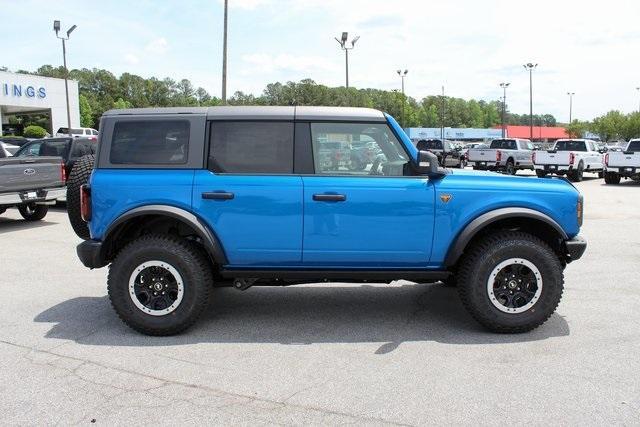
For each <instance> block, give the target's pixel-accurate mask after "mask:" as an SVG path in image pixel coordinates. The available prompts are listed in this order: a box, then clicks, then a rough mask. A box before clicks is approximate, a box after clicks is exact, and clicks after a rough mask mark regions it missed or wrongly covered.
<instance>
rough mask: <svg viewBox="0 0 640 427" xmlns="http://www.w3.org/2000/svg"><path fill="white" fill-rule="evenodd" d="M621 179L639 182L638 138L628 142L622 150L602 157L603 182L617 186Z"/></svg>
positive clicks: (639, 139) (639, 151)
mask: <svg viewBox="0 0 640 427" xmlns="http://www.w3.org/2000/svg"><path fill="white" fill-rule="evenodd" d="M621 178H631V179H633V180H634V181H640V138H637V139H632V140H631V141H629V143H628V144H627V145H626V147H625V148H624V150H622V151H610V152H608V153H607V154H605V156H604V182H605V183H607V184H619V183H620V179H621Z"/></svg>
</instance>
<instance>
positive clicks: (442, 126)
mask: <svg viewBox="0 0 640 427" xmlns="http://www.w3.org/2000/svg"><path fill="white" fill-rule="evenodd" d="M444 101H445V99H444V86H442V113H441V118H440V141H442V144H444V108H445V103H444ZM443 147H444V145H443Z"/></svg>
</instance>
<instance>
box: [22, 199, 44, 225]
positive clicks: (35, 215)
mask: <svg viewBox="0 0 640 427" xmlns="http://www.w3.org/2000/svg"><path fill="white" fill-rule="evenodd" d="M18 211H19V212H20V215H22V218H24V219H26V220H27V221H40V220H41V219H42V218H44V217H45V216H47V212H49V206H47V205H36V204H35V203H29V204H26V205H21V206H18Z"/></svg>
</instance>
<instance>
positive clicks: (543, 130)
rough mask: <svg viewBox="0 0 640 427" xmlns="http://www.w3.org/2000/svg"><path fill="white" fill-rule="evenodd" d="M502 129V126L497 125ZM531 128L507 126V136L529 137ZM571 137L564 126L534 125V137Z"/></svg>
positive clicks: (497, 127)
mask: <svg viewBox="0 0 640 427" xmlns="http://www.w3.org/2000/svg"><path fill="white" fill-rule="evenodd" d="M495 128H496V129H500V126H496V127H495ZM530 135H531V128H530V127H529V126H511V125H509V126H507V137H509V138H529V137H530ZM560 138H569V134H568V133H567V131H566V130H565V128H562V127H549V126H534V127H533V139H560Z"/></svg>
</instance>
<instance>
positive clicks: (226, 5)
mask: <svg viewBox="0 0 640 427" xmlns="http://www.w3.org/2000/svg"><path fill="white" fill-rule="evenodd" d="M228 9H229V0H224V25H223V26H224V30H223V31H224V35H223V37H222V104H226V103H227V11H228Z"/></svg>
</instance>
